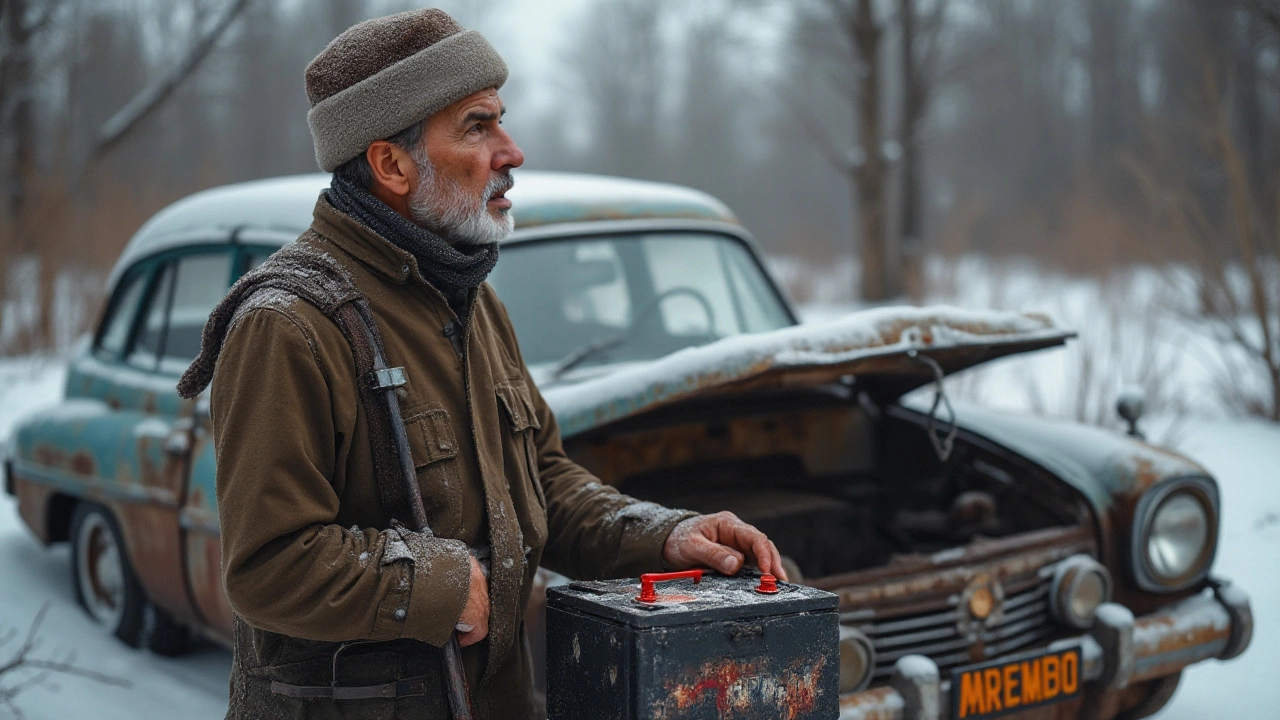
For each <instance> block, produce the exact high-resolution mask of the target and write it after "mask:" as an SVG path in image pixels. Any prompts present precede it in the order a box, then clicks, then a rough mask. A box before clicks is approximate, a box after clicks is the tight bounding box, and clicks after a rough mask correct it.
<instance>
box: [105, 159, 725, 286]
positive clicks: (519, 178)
mask: <svg viewBox="0 0 1280 720" xmlns="http://www.w3.org/2000/svg"><path fill="white" fill-rule="evenodd" d="M513 175H514V177H515V180H516V183H515V186H514V187H513V188H512V189H511V191H510V192H509V193H507V197H509V198H511V202H512V210H511V213H512V215H513V216H514V217H515V220H516V228H517V229H521V228H528V227H535V226H540V225H550V224H557V223H577V222H589V221H595V220H622V219H632V218H674V219H692V220H714V221H721V222H731V223H736V222H737V218H736V217H734V215H733V213H732V212H731V211H730V210H729V208H728V207H726V206H725V205H724V203H721V202H720V201H719V200H716V199H715V198H714V197H712V196H710V195H708V194H706V193H704V192H701V191H698V190H694V189H692V188H687V187H682V186H679V185H671V184H668V183H656V182H648V181H643V180H629V179H625V178H616V177H607V176H604V175H584V174H581V173H561V172H539V171H536V170H516V171H515V172H514V173H513ZM328 186H329V175H326V174H322V173H314V174H311V175H293V176H289V177H279V178H269V179H266V180H253V181H250V182H243V183H236V184H234V185H223V186H221V187H215V188H211V189H209V190H204V191H201V192H198V193H195V194H193V195H189V196H187V197H185V198H183V199H181V200H179V201H177V202H175V203H173V204H172V205H169V206H168V207H166V208H164V209H163V210H161V211H160V212H158V213H156V214H155V215H154V216H152V217H151V219H150V220H148V221H147V222H146V223H145V224H144V225H143V226H142V228H141V229H139V230H138V232H137V233H136V234H134V236H133V238H132V239H131V240H129V243H128V245H126V246H125V249H124V252H122V253H121V254H120V258H119V259H118V260H117V261H116V265H115V267H114V268H113V269H112V271H111V276H110V279H109V285H111V284H114V283H115V281H116V280H117V279H118V278H119V276H120V273H121V272H123V271H124V269H125V268H127V267H129V266H130V265H132V264H133V263H135V262H137V261H138V260H140V259H141V258H144V257H147V256H150V255H153V254H155V253H157V252H161V251H163V250H168V249H172V248H175V247H181V246H184V245H189V244H192V243H195V242H200V241H201V240H203V241H214V242H218V241H224V240H225V239H226V237H227V236H228V235H229V233H230V232H231V231H232V230H234V229H236V228H244V229H252V230H256V231H266V233H268V234H267V235H264V236H262V238H261V240H263V241H266V242H272V241H274V242H279V243H281V244H283V243H285V242H288V241H289V240H290V239H292V238H293V237H296V236H297V235H299V234H301V233H302V232H303V231H304V230H306V229H307V227H308V226H310V224H311V211H312V209H313V208H314V207H315V204H316V198H317V197H318V196H319V194H320V191H321V190H323V189H325V188H326V187H328ZM272 232H274V233H275V234H276V235H277V237H272V236H271V235H270V233H272ZM255 239H257V238H255Z"/></svg>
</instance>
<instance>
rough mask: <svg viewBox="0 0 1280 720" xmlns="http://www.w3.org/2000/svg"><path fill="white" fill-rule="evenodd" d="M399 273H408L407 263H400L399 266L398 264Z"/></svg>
mask: <svg viewBox="0 0 1280 720" xmlns="http://www.w3.org/2000/svg"><path fill="white" fill-rule="evenodd" d="M400 274H401V275H408V274H409V266H408V265H401V266H400Z"/></svg>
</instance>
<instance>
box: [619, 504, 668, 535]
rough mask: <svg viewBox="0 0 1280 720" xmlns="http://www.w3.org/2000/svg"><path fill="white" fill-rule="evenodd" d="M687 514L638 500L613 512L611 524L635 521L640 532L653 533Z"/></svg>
mask: <svg viewBox="0 0 1280 720" xmlns="http://www.w3.org/2000/svg"><path fill="white" fill-rule="evenodd" d="M685 512H687V511H685V510H674V509H672V508H668V507H664V506H662V505H658V504H657V503H651V502H648V501H645V500H637V501H635V502H632V503H629V504H627V505H624V506H623V507H620V508H618V509H617V510H615V511H613V513H612V514H611V516H610V518H609V522H621V521H628V520H629V521H633V522H635V523H638V524H639V526H640V527H639V529H638V531H639V532H642V533H651V532H655V531H657V530H658V529H659V528H661V527H662V526H664V525H666V524H668V523H670V522H671V520H672V519H674V518H675V517H676V516H678V515H683V514H684V513H685Z"/></svg>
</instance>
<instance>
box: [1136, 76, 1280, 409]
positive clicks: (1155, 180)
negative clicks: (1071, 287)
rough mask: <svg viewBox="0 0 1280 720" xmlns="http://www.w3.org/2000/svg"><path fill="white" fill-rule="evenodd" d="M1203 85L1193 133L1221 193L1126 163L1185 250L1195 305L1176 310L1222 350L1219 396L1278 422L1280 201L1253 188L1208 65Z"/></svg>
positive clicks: (1145, 166) (1140, 164) (1143, 165)
mask: <svg viewBox="0 0 1280 720" xmlns="http://www.w3.org/2000/svg"><path fill="white" fill-rule="evenodd" d="M1202 88H1203V92H1202V106H1203V107H1204V108H1205V111H1206V118H1205V121H1204V124H1203V127H1202V128H1200V133H1199V135H1200V137H1201V139H1202V141H1203V143H1204V146H1205V150H1206V151H1207V155H1208V157H1209V158H1210V160H1211V161H1212V163H1213V164H1214V166H1215V167H1216V169H1217V171H1218V173H1219V174H1220V176H1221V178H1222V180H1223V183H1224V186H1225V187H1224V188H1223V190H1222V192H1220V193H1205V192H1198V191H1196V190H1195V189H1194V188H1193V186H1192V185H1191V184H1190V183H1189V182H1188V181H1187V180H1186V179H1185V178H1183V179H1182V180H1181V182H1180V183H1177V184H1174V182H1175V181H1176V180H1177V178H1175V179H1174V180H1170V179H1169V176H1170V174H1169V173H1167V172H1166V173H1158V172H1157V171H1156V170H1154V169H1153V168H1152V167H1151V165H1150V164H1148V163H1144V162H1142V161H1141V160H1139V159H1137V158H1136V157H1134V156H1132V155H1129V156H1127V157H1125V158H1124V163H1125V165H1126V166H1127V167H1128V168H1129V170H1130V171H1131V172H1132V173H1133V175H1134V176H1135V177H1136V178H1137V179H1138V181H1139V183H1140V185H1141V187H1142V189H1143V190H1144V192H1145V194H1146V196H1147V198H1148V199H1149V201H1150V202H1151V205H1152V209H1153V211H1154V213H1156V214H1157V216H1159V217H1164V218H1167V219H1168V220H1169V222H1170V224H1171V225H1172V230H1173V232H1174V233H1175V237H1176V239H1177V240H1179V241H1180V242H1181V244H1182V245H1183V246H1184V247H1185V248H1187V249H1188V250H1189V252H1190V257H1191V258H1192V262H1191V263H1190V264H1189V267H1190V269H1191V273H1190V282H1191V283H1192V284H1193V289H1194V295H1193V297H1194V298H1195V302H1194V303H1193V304H1192V305H1190V306H1188V307H1185V308H1182V311H1183V312H1184V313H1185V314H1186V315H1187V316H1188V317H1189V318H1190V319H1192V320H1193V321H1197V322H1202V323H1205V324H1206V325H1207V326H1208V327H1209V329H1210V330H1211V331H1212V332H1213V333H1214V335H1215V337H1216V339H1218V340H1219V341H1220V342H1221V343H1222V344H1223V346H1224V347H1225V348H1226V350H1225V351H1224V352H1223V353H1221V354H1220V359H1221V361H1222V362H1223V363H1224V367H1223V368H1222V370H1223V373H1222V376H1221V377H1220V383H1219V390H1220V392H1221V394H1222V395H1223V400H1224V401H1226V402H1227V403H1228V404H1229V405H1231V406H1233V407H1235V408H1236V409H1237V410H1240V411H1243V412H1247V413H1250V414H1255V415H1261V416H1263V417H1267V418H1269V419H1271V420H1274V421H1280V203H1276V202H1275V201H1274V199H1273V198H1262V197H1259V196H1258V194H1257V193H1256V192H1255V190H1254V185H1253V183H1252V182H1251V180H1250V177H1249V169H1248V164H1247V162H1246V152H1245V151H1244V149H1243V148H1242V147H1241V145H1240V142H1239V140H1238V139H1237V138H1236V136H1235V134H1234V133H1233V131H1232V126H1231V118H1230V113H1229V110H1228V104H1227V102H1226V100H1225V99H1224V95H1225V93H1224V91H1223V90H1222V89H1221V88H1220V86H1219V83H1218V80H1217V76H1216V73H1215V70H1214V68H1213V64H1212V63H1210V62H1205V63H1204V71H1203V82H1202ZM1215 198H1217V199H1218V201H1219V203H1220V205H1219V204H1218V203H1215V202H1214V199H1215ZM1174 280H1175V282H1177V281H1180V280H1182V277H1181V276H1177V275H1175V277H1174ZM1241 358H1242V360H1240V359H1241ZM1241 366H1243V367H1241ZM1241 370H1245V371H1249V370H1252V371H1253V372H1257V373H1258V374H1259V375H1261V377H1262V378H1263V379H1264V381H1263V382H1264V386H1263V389H1262V390H1261V391H1260V392H1254V391H1253V389H1252V388H1251V387H1250V385H1249V382H1248V377H1247V375H1246V374H1244V373H1241V372H1240V371H1241Z"/></svg>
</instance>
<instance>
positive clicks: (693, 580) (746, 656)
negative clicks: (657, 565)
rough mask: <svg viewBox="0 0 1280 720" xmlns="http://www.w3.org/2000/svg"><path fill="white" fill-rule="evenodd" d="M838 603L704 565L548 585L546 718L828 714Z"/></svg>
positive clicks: (832, 706) (835, 697) (834, 690)
mask: <svg viewBox="0 0 1280 720" xmlns="http://www.w3.org/2000/svg"><path fill="white" fill-rule="evenodd" d="M658 583H662V584H661V585H658ZM837 604H838V602H837V598H836V596H835V595H833V594H831V593H829V592H824V591H822V590H817V589H814V588H809V587H804V586H800V585H792V584H789V583H783V582H776V581H775V580H774V578H773V577H772V576H769V575H764V576H756V577H745V576H743V577H722V576H718V575H711V574H707V575H706V576H705V577H704V576H703V573H702V571H701V570H687V571H683V572H676V573H653V574H649V575H643V576H641V578H640V582H639V583H637V582H636V581H635V580H609V581H601V582H573V583H569V584H567V585H561V586H559V587H552V588H548V590H547V717H548V720H588V719H589V720H631V719H633V718H634V719H637V720H638V719H639V718H645V719H646V720H660V719H668V718H714V719H715V720H746V719H748V718H761V719H765V718H767V719H768V720H777V719H778V718H787V719H788V720H802V719H809V718H814V719H817V718H821V719H822V720H834V719H835V718H836V717H838V716H839V714H840V712H839V681H840V651H839V634H840V633H839V618H838V614H837V610H836V608H837Z"/></svg>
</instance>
